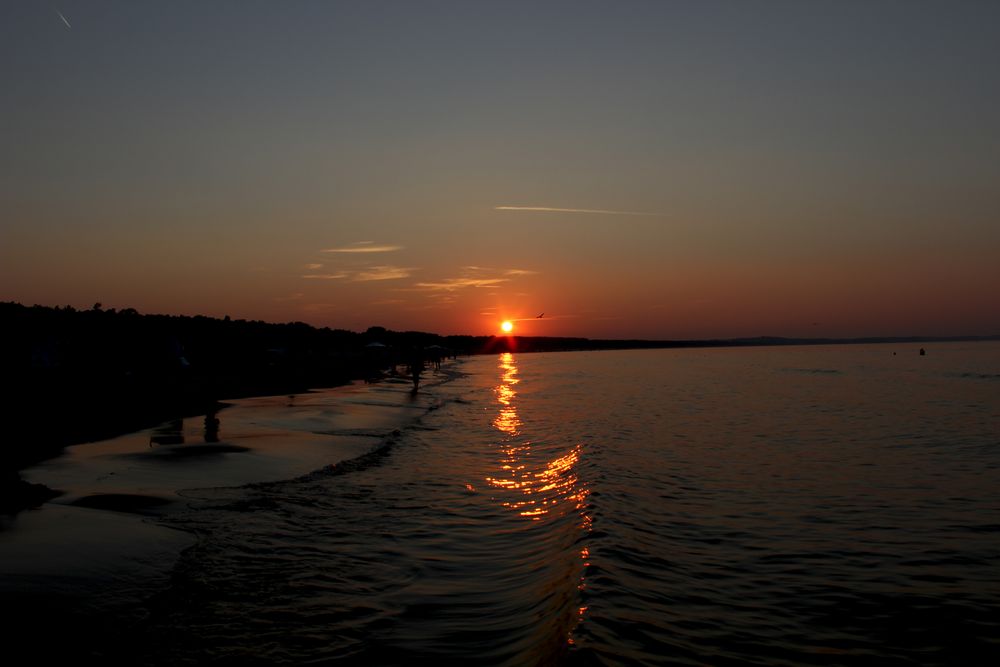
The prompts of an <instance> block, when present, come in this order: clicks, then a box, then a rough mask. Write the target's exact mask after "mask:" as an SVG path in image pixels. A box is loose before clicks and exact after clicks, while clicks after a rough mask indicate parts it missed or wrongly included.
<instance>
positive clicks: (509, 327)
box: [500, 320, 514, 333]
mask: <svg viewBox="0 0 1000 667" xmlns="http://www.w3.org/2000/svg"><path fill="white" fill-rule="evenodd" d="M500 328H501V329H503V332H504V333H510V332H511V331H513V330H514V323H513V322H511V321H510V320H505V321H504V322H503V323H502V324H501V325H500Z"/></svg>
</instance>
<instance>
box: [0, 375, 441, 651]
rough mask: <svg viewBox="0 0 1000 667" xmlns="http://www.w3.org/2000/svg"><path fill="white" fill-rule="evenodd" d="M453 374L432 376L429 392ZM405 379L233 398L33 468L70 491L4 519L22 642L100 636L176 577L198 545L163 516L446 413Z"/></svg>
mask: <svg viewBox="0 0 1000 667" xmlns="http://www.w3.org/2000/svg"><path fill="white" fill-rule="evenodd" d="M453 373H454V371H453V370H450V371H442V372H440V373H439V374H435V375H428V376H426V379H425V382H424V383H423V385H422V386H423V387H427V386H433V384H435V383H439V382H444V381H447V379H448V378H449V377H451V376H452V375H453ZM411 388H412V384H411V383H410V382H409V381H406V380H405V379H403V378H397V379H390V380H387V381H384V382H380V383H375V384H365V383H355V384H351V385H347V386H342V387H335V388H330V389H317V390H313V391H309V392H306V393H300V394H292V395H288V396H266V397H258V398H246V399H238V400H233V401H227V402H226V403H225V407H223V408H222V409H220V410H219V411H217V412H214V413H210V414H206V415H200V416H197V417H192V418H184V419H176V420H172V421H168V422H165V423H163V424H161V425H159V426H157V427H155V428H151V429H146V430H142V431H138V432H136V433H131V434H128V435H123V436H120V437H117V438H113V439H110V440H105V441H101V442H94V443H88V444H82V445H76V446H72V447H69V448H67V449H66V450H65V452H64V453H63V455H61V456H59V457H57V458H54V459H51V460H48V461H45V462H43V463H41V464H39V465H37V466H34V467H32V468H28V469H26V470H23V471H22V473H21V474H22V476H23V478H24V479H25V480H26V481H28V482H31V483H37V484H44V485H45V486H47V487H49V488H51V489H54V490H56V491H58V492H59V495H58V496H57V497H55V498H53V499H52V500H51V501H50V502H48V503H45V504H43V505H42V506H40V507H38V508H36V509H33V510H27V511H23V512H21V513H19V514H17V515H15V516H13V517H9V518H7V519H5V524H4V526H3V530H0V593H2V594H3V595H4V597H5V599H9V600H12V601H17V603H18V604H19V608H20V609H21V610H23V613H22V614H21V615H20V618H19V621H18V622H17V626H18V631H19V632H18V633H16V634H17V635H18V636H23V637H29V636H31V635H33V634H38V633H41V632H44V629H45V628H48V627H50V626H51V625H52V624H53V622H56V623H58V624H59V625H62V626H63V628H64V630H65V629H66V623H70V624H75V625H74V627H75V630H73V631H72V632H86V633H90V632H92V631H93V630H94V628H92V627H89V625H88V621H87V620H86V617H88V616H90V615H91V614H97V615H99V616H100V617H101V618H104V619H108V618H114V615H115V613H116V610H117V609H121V610H125V609H130V608H133V607H134V603H135V602H136V601H138V600H142V599H145V598H146V597H148V596H150V595H152V594H155V592H156V591H157V589H158V588H160V587H162V586H163V585H165V583H166V582H167V580H168V577H169V573H170V568H171V567H172V564H173V562H174V561H175V560H176V559H177V557H178V555H179V554H180V553H181V551H182V550H183V549H185V548H186V547H189V546H191V545H192V544H193V543H194V542H195V537H194V536H193V535H190V534H188V533H186V532H182V531H178V530H175V529H173V528H168V527H165V526H164V525H162V524H160V522H158V520H157V517H159V516H163V515H166V514H169V513H171V512H178V511H183V510H185V509H186V508H187V504H186V498H193V497H198V496H199V495H200V494H204V493H206V492H210V490H211V489H214V488H218V487H233V486H242V485H246V484H253V483H267V482H272V481H278V480H286V479H293V478H297V477H301V476H305V475H309V474H311V473H315V472H316V471H321V470H323V469H327V470H328V471H329V469H330V468H331V467H335V466H337V465H345V464H346V465H349V464H350V461H352V460H357V459H359V458H360V459H363V458H364V457H365V455H366V454H370V453H372V452H377V451H379V450H380V448H384V447H386V446H387V445H389V444H391V443H392V441H393V438H394V434H398V432H399V430H400V429H405V428H406V426H407V425H408V424H412V423H414V422H416V421H417V420H418V419H419V418H420V417H421V416H422V415H423V414H425V413H426V412H427V411H429V410H432V409H434V408H435V407H436V404H435V399H434V398H433V396H432V395H431V393H425V392H420V393H417V394H416V395H414V394H412V393H411V392H410V389H411Z"/></svg>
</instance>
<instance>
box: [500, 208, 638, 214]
mask: <svg viewBox="0 0 1000 667" xmlns="http://www.w3.org/2000/svg"><path fill="white" fill-rule="evenodd" d="M493 210H494V211H516V212H521V213H597V214H602V215H642V216H655V215H656V214H655V213H643V212H641V211H612V210H609V209H603V208H556V207H554V206H494V207H493Z"/></svg>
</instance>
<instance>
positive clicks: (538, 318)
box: [535, 313, 545, 320]
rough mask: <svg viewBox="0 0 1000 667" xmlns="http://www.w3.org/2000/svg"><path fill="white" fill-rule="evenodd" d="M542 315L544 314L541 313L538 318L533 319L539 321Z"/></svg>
mask: <svg viewBox="0 0 1000 667" xmlns="http://www.w3.org/2000/svg"><path fill="white" fill-rule="evenodd" d="M544 314H545V313H542V314H541V315H539V316H538V317H536V318H535V319H536V320H540V319H542V315H544Z"/></svg>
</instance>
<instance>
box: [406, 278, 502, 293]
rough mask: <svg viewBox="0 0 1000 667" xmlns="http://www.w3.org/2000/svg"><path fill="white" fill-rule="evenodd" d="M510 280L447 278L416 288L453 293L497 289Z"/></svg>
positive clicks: (424, 283) (419, 284)
mask: <svg viewBox="0 0 1000 667" xmlns="http://www.w3.org/2000/svg"><path fill="white" fill-rule="evenodd" d="M509 280H510V278H445V279H444V280H440V281H438V282H423V283H417V284H416V285H414V287H416V288H418V289H424V290H442V291H445V292H453V291H455V290H460V289H464V288H466V287H496V286H497V285H499V284H500V283H505V282H507V281H509Z"/></svg>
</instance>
